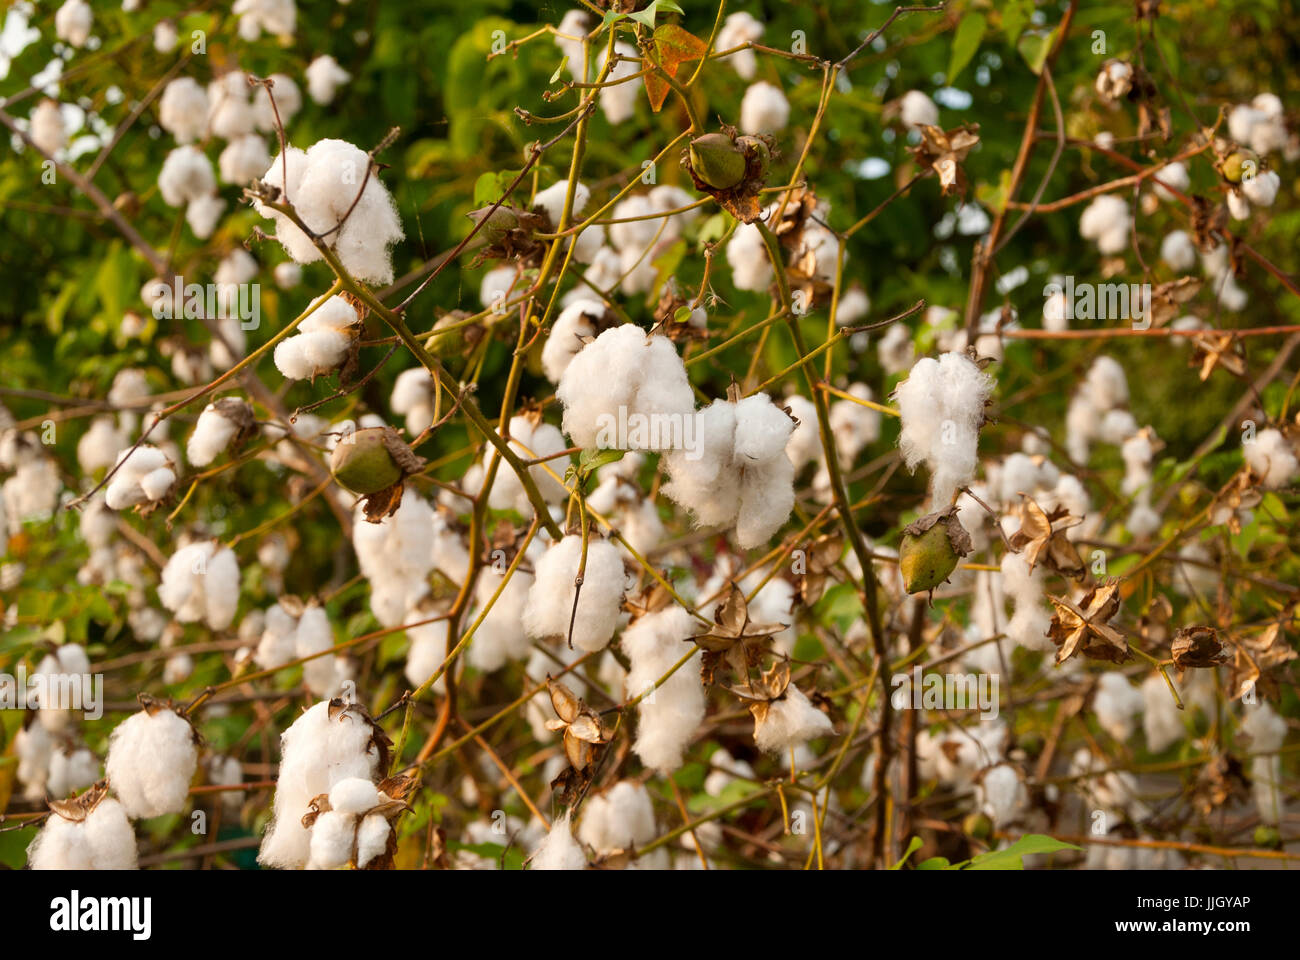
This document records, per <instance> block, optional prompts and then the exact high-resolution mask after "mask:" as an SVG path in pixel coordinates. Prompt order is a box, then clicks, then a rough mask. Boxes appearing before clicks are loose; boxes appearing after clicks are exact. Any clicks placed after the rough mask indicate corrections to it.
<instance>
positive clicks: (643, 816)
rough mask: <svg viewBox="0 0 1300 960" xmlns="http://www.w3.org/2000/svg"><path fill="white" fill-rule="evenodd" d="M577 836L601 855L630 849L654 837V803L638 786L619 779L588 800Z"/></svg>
mask: <svg viewBox="0 0 1300 960" xmlns="http://www.w3.org/2000/svg"><path fill="white" fill-rule="evenodd" d="M578 837H579V839H581V840H582V841H583V843H586V844H587V845H588V846H590V847H591V848H592V849H593V850H595V851H596V852H597V853H598V854H608V853H614V852H615V851H618V850H630V849H632V848H633V847H641V846H644V845H645V844H647V843H649V842H650V841H651V840H653V839H654V837H655V813H654V804H653V803H651V800H650V793H649V791H647V790H646V788H645V787H644V786H642V785H641V784H639V783H633V782H632V781H631V780H620V781H619V782H618V783H616V784H614V786H612V787H610V788H609V789H608V790H606V791H605V792H604V793H598V794H596V795H595V796H593V797H590V798H589V799H588V800H587V805H586V808H585V809H584V811H583V814H582V822H581V823H580V824H578Z"/></svg>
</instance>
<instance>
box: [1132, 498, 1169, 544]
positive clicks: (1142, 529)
mask: <svg viewBox="0 0 1300 960" xmlns="http://www.w3.org/2000/svg"><path fill="white" fill-rule="evenodd" d="M1161 522H1162V521H1161V518H1160V514H1158V513H1157V512H1156V511H1155V510H1154V509H1152V507H1151V505H1150V504H1149V503H1136V504H1134V506H1133V509H1132V510H1131V511H1129V515H1128V519H1126V520H1125V521H1124V525H1125V526H1126V527H1128V532H1129V533H1131V534H1133V536H1135V537H1138V538H1139V539H1140V538H1142V537H1149V536H1150V535H1151V534H1153V533H1155V532H1156V531H1157V530H1159V529H1160V525H1161Z"/></svg>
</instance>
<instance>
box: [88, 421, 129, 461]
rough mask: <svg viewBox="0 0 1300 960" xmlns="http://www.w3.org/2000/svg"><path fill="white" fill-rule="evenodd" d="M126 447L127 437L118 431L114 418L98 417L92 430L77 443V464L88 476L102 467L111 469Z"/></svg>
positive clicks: (92, 424)
mask: <svg viewBox="0 0 1300 960" xmlns="http://www.w3.org/2000/svg"><path fill="white" fill-rule="evenodd" d="M125 446H127V440H126V437H125V436H123V434H122V432H121V431H120V430H118V428H117V423H116V422H115V421H114V420H113V418H112V417H96V418H95V419H94V421H92V422H91V424H90V429H89V430H87V431H86V432H85V433H84V434H82V435H81V439H79V440H78V441H77V464H78V465H79V466H80V467H81V469H82V471H83V472H84V473H86V474H92V473H94V472H95V471H96V470H98V469H100V468H101V467H111V466H112V465H113V464H115V463H116V462H117V457H118V454H119V453H121V452H122V448H123V447H125Z"/></svg>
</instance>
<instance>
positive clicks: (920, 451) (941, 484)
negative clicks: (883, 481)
mask: <svg viewBox="0 0 1300 960" xmlns="http://www.w3.org/2000/svg"><path fill="white" fill-rule="evenodd" d="M992 389H993V379H992V378H991V377H989V376H988V375H987V374H985V373H984V372H983V371H981V370H980V369H979V367H978V366H976V365H975V364H974V363H973V362H972V361H971V360H970V359H969V358H967V357H966V356H964V355H962V354H959V353H945V354H943V355H941V356H940V357H939V359H938V360H935V359H933V358H931V357H923V358H922V359H921V360H919V361H917V363H916V365H915V366H913V367H912V371H911V373H909V374H908V377H907V379H906V380H904V381H903V382H902V383H900V384H899V385H898V386H897V387H896V388H895V390H894V398H895V400H896V401H897V403H898V407H899V413H900V416H901V419H902V431H901V433H900V435H899V448H900V449H901V451H902V453H903V459H904V461H905V462H906V463H907V466H908V468H909V469H915V468H916V466H917V465H918V464H919V463H921V462H925V464H926V465H927V466H928V467H929V469H930V472H931V479H930V486H931V497H932V501H931V502H932V503H933V504H935V505H936V506H937V507H943V506H946V505H947V504H948V503H949V502H950V501H951V499H952V496H953V494H954V493H955V492H956V490H957V488H958V487H959V486H962V485H964V484H966V483H969V482H970V481H971V480H972V479H974V477H975V466H976V448H977V446H978V444H979V430H980V426H981V425H982V424H983V421H984V404H985V402H986V401H987V399H988V397H989V394H990V393H991V391H992Z"/></svg>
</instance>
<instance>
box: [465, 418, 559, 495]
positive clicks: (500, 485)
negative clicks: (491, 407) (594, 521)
mask: <svg viewBox="0 0 1300 960" xmlns="http://www.w3.org/2000/svg"><path fill="white" fill-rule="evenodd" d="M567 447H568V445H567V444H566V443H565V442H564V435H563V434H561V433H560V431H559V430H558V429H557V428H556V427H555V426H553V425H551V424H549V423H539V424H537V425H536V426H534V425H533V422H532V420H530V419H529V418H528V417H526V416H516V417H512V418H511V420H510V449H511V450H513V451H514V452H515V453H516V454H518V455H519V457H520V458H522V459H526V460H531V459H534V458H537V457H553V459H550V460H548V461H546V462H545V463H538V464H534V465H533V466H530V467H529V468H528V473H529V476H531V477H532V478H533V482H534V483H536V484H537V489H538V492H539V493H541V495H542V498H543V499H544V500H546V501H547V502H548V503H559V502H561V501H562V500H564V499H565V498H566V497H567V496H568V491H567V490H565V488H564V485H563V484H562V483H561V482H560V481H559V480H557V479H555V477H554V476H552V475H551V473H549V472H547V467H549V468H550V470H551V471H554V473H555V474H557V475H559V476H563V475H564V468H565V463H566V462H567V461H566V460H564V459H563V458H560V457H555V456H554V455H555V454H558V453H560V452H561V451H563V450H565V449H567ZM495 455H496V454H495V448H489V449H488V450H487V451H486V452H485V454H484V464H486V463H487V462H488V461H489V460H490V459H491V458H492V457H493V456H495ZM488 506H490V507H491V508H492V509H493V510H516V511H518V512H519V513H522V514H524V515H525V516H527V515H529V514H531V513H532V512H533V507H532V504H531V503H530V502H529V500H528V494H527V491H525V490H524V486H523V483H522V482H521V481H520V479H519V475H518V474H516V473H515V472H514V470H512V469H510V467H509V466H507V465H506V464H504V463H502V464H501V465H500V466H499V467H498V468H497V475H496V478H495V480H494V481H493V483H492V489H491V491H490V492H489V493H488Z"/></svg>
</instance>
